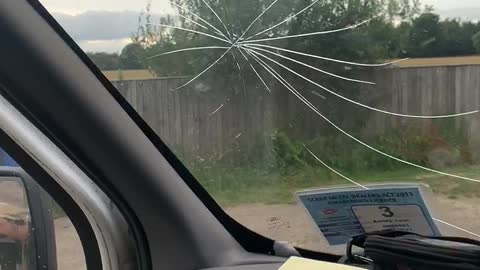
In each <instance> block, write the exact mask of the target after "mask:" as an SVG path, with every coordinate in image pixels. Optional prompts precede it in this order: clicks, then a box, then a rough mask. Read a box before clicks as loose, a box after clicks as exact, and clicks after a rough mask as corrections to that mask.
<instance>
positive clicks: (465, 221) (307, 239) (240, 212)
mask: <svg viewBox="0 0 480 270" xmlns="http://www.w3.org/2000/svg"><path fill="white" fill-rule="evenodd" d="M436 205H437V207H436V208H437V209H438V210H440V211H439V212H440V213H436V214H437V215H439V216H437V218H439V219H441V220H443V221H447V222H448V223H451V224H454V225H456V226H458V227H461V228H464V229H466V230H469V231H472V232H477V233H480V220H478V216H480V206H479V205H480V199H466V198H465V199H456V200H451V199H448V198H445V197H437V199H436ZM227 212H228V213H229V214H230V215H232V216H233V217H234V218H235V219H237V220H238V221H240V222H242V223H243V224H245V225H247V226H248V227H249V228H251V229H253V230H254V231H256V232H259V233H261V234H263V235H266V236H268V237H271V238H274V239H276V240H282V241H287V242H289V243H291V244H293V245H296V246H300V247H304V248H308V249H312V250H318V251H329V252H343V251H342V250H337V249H331V248H328V247H327V246H326V245H325V243H323V242H322V239H321V237H320V236H319V234H318V232H317V231H316V230H315V228H314V227H313V225H312V224H311V223H310V220H309V219H308V217H307V216H306V213H305V211H304V210H303V209H302V208H301V207H299V206H297V205H262V204H251V205H242V206H237V207H232V208H228V209H227ZM438 227H439V228H440V230H442V232H443V233H444V234H445V235H457V236H464V237H469V238H475V236H472V235H470V234H467V233H465V232H462V231H460V230H458V229H455V228H452V227H449V226H446V225H444V224H439V225H438ZM55 228H56V236H57V250H58V266H59V267H58V269H59V270H65V269H68V270H84V269H85V258H84V256H83V250H82V247H81V244H80V240H79V239H78V236H77V234H76V231H75V229H74V227H73V225H72V224H71V223H70V222H69V221H68V219H67V218H61V219H58V220H56V221H55Z"/></svg>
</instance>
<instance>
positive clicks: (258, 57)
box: [150, 0, 480, 237]
mask: <svg viewBox="0 0 480 270" xmlns="http://www.w3.org/2000/svg"><path fill="white" fill-rule="evenodd" d="M202 2H203V3H204V4H205V5H206V6H207V8H208V9H209V10H210V11H211V12H212V13H213V14H214V16H215V17H216V19H217V20H219V22H220V23H221V25H222V26H223V28H225V31H226V33H223V32H222V31H220V30H219V29H218V28H216V27H215V26H213V25H212V24H211V23H209V22H208V21H207V20H205V19H203V18H201V17H200V16H199V15H197V14H194V13H192V12H190V11H188V10H186V9H184V8H183V7H181V6H179V5H176V4H174V6H176V7H178V8H179V9H181V10H183V11H184V12H185V13H186V14H190V15H191V16H193V17H194V18H196V19H198V20H200V21H201V22H203V23H204V24H205V25H207V26H208V27H209V28H210V29H211V30H212V31H213V32H212V33H206V32H201V31H196V30H193V29H188V28H183V27H177V26H171V25H164V24H152V25H156V26H160V27H165V28H171V29H175V30H180V31H186V32H190V33H194V34H198V35H202V36H206V37H209V38H211V39H213V40H217V41H221V42H224V43H227V44H228V45H229V47H220V46H204V47H193V48H186V49H179V50H174V51H170V52H166V53H163V54H160V55H155V56H153V57H151V58H150V59H152V58H155V57H161V56H165V55H168V54H174V53H181V52H188V51H196V50H225V51H224V52H223V54H222V55H221V56H220V57H219V58H217V59H216V60H215V61H213V62H212V63H211V64H210V65H208V66H207V67H206V68H205V69H204V70H203V71H201V72H200V73H199V74H197V75H196V76H194V77H193V78H192V79H191V80H189V81H188V82H186V83H185V84H183V85H181V86H179V87H177V88H176V90H178V89H181V88H183V87H185V86H187V85H189V84H191V83H193V82H195V81H196V80H197V79H199V78H200V77H201V76H202V75H203V74H205V73H206V72H208V71H209V70H211V69H212V68H213V67H215V66H216V65H217V64H218V63H219V62H220V61H221V60H222V59H223V58H224V57H225V56H227V55H228V54H229V53H231V54H232V55H233V56H232V57H233V58H234V60H235V62H236V65H237V67H238V68H240V64H239V62H238V59H236V57H235V55H234V53H233V52H232V49H234V48H235V49H237V50H238V51H239V52H240V53H241V54H242V56H243V58H244V59H245V61H246V62H247V63H248V65H249V67H250V68H251V69H252V72H254V73H255V75H256V77H257V78H258V79H259V80H260V81H261V83H262V84H263V85H264V86H265V88H266V89H267V90H268V91H269V92H270V91H271V89H270V88H269V87H268V85H267V83H266V81H265V79H264V78H263V77H262V76H261V75H260V73H259V72H258V71H257V70H256V68H255V67H254V65H253V63H252V62H251V61H250V60H249V57H248V56H250V57H251V58H252V59H253V60H254V61H255V63H257V64H258V65H259V66H260V67H261V68H263V69H264V70H265V71H266V72H267V73H268V74H270V75H271V76H272V77H273V78H274V79H275V80H277V81H278V82H280V84H282V85H283V86H284V87H285V88H287V90H288V91H290V92H291V93H292V94H293V95H294V96H295V97H296V98H298V99H299V100H300V101H301V102H302V103H303V104H304V105H306V106H307V107H308V108H310V109H311V110H312V111H313V112H314V113H316V114H317V115H318V116H320V117H321V118H322V119H323V120H324V121H326V122H327V123H328V124H330V125H331V126H332V127H334V128H335V129H336V130H337V131H339V132H340V133H342V134H344V135H345V136H347V137H348V138H350V139H352V140H353V141H355V142H357V143H359V144H360V145H362V146H364V147H366V148H368V149H369V150H371V151H374V152H376V153H378V154H380V155H382V156H384V157H387V158H389V159H392V160H395V161H398V162H400V163H403V164H406V165H409V166H412V167H415V168H418V169H422V170H425V171H429V172H433V173H436V174H440V175H443V176H448V177H452V178H456V179H461V180H466V181H471V182H476V183H479V182H480V180H478V179H474V178H470V177H465V176H460V175H456V174H451V173H446V172H442V171H439V170H435V169H431V168H428V167H425V166H421V165H418V164H415V163H412V162H409V161H406V160H403V159H401V158H398V157H395V156H393V155H390V154H388V153H386V152H383V151H381V150H379V149H377V148H375V147H373V146H371V145H369V144H367V143H365V142H364V141H362V140H360V139H358V138H357V137H355V136H353V135H352V134H350V133H348V132H347V131H345V130H344V129H342V128H341V127H339V126H338V125H336V124H335V123H334V122H333V121H331V120H330V119H329V118H327V117H326V116H324V115H323V114H322V113H321V112H320V111H319V110H318V109H317V108H316V107H315V106H314V105H313V104H312V103H311V102H310V101H309V100H308V99H307V98H305V97H304V96H303V95H302V94H301V93H300V92H299V91H298V90H297V89H296V88H295V87H294V86H292V85H291V84H290V83H289V82H288V81H287V80H286V79H285V78H283V77H282V76H281V75H280V74H279V73H278V72H277V71H276V70H275V68H274V67H272V66H271V65H270V64H268V63H267V62H265V61H264V60H263V59H265V60H268V61H269V62H271V63H273V64H275V65H276V66H277V67H280V68H282V69H285V70H287V71H289V72H290V73H292V74H294V75H296V76H297V77H299V78H301V79H303V80H304V81H307V82H309V83H311V84H313V85H315V86H317V87H319V88H321V89H322V90H324V91H326V92H329V93H330V94H332V95H335V96H337V97H338V98H341V99H343V100H345V101H348V102H349V103H352V104H355V105H358V106H361V107H363V108H366V109H369V110H371V111H375V112H379V113H383V114H387V115H392V116H397V117H403V118H418V119H439V118H453V117H460V116H466V115H471V114H475V113H478V112H479V111H478V110H474V111H468V112H462V113H456V114H446V115H412V114H401V113H395V112H390V111H387V110H382V109H378V108H374V107H371V106H368V105H366V104H363V103H361V102H358V101H354V100H352V99H349V98H347V97H345V96H343V95H341V94H339V93H337V92H335V91H332V90H330V89H328V88H326V87H324V86H323V85H321V84H319V83H317V82H315V81H313V80H311V79H309V78H307V77H306V76H303V75H302V74H300V73H298V72H296V71H294V70H292V69H291V68H289V67H287V66H285V65H283V64H281V63H280V62H278V61H276V60H274V59H273V58H271V57H268V56H266V55H265V54H264V53H262V52H265V53H268V54H272V55H274V56H276V57H279V58H282V59H286V60H289V61H291V62H294V63H297V64H300V65H303V66H305V67H308V68H310V69H313V70H316V71H319V72H322V73H324V74H327V75H329V76H332V77H335V78H339V79H342V80H347V81H351V82H356V83H364V84H374V83H373V82H368V81H361V80H356V79H350V78H346V77H343V76H340V75H337V74H334V73H330V72H328V71H324V70H322V69H319V68H317V67H314V66H312V65H309V64H307V63H305V62H302V61H298V60H295V59H293V58H290V57H287V56H284V55H282V54H280V53H276V52H274V51H283V52H286V53H290V54H296V55H301V56H306V57H310V58H316V59H321V60H325V61H330V62H336V63H341V64H346V65H352V66H364V67H382V66H388V65H391V64H394V63H397V62H399V61H403V60H404V59H401V60H398V61H393V62H388V63H382V64H368V63H365V64H364V63H356V62H351V61H345V60H339V59H333V58H328V57H323V56H319V55H314V54H309V53H306V52H301V51H295V50H290V49H286V48H281V47H276V46H271V45H265V44H260V43H259V42H266V41H276V40H284V39H292V38H305V37H312V36H319V35H326V34H334V33H339V32H344V31H348V30H353V29H356V28H359V27H361V26H364V25H366V24H368V23H370V22H371V21H372V20H373V19H374V18H371V19H368V20H364V21H362V22H360V23H356V24H353V25H350V26H346V27H343V28H339V29H333V30H325V31H315V32H310V33H302V34H296V35H284V36H278V37H273V36H272V37H268V38H261V39H253V38H254V37H258V36H260V35H262V34H265V33H269V32H271V31H272V30H273V29H275V28H277V27H279V26H280V25H282V24H285V23H287V22H289V21H291V20H292V19H294V18H295V17H297V16H299V15H300V14H302V13H304V12H306V11H307V10H309V9H311V8H313V7H314V6H315V4H316V3H318V2H319V1H318V0H315V1H313V2H312V3H310V4H309V5H307V6H306V7H305V8H303V9H302V10H300V11H299V12H297V13H295V14H294V15H291V16H289V17H287V18H286V19H284V20H282V21H281V22H280V23H277V24H275V25H274V26H272V27H269V28H267V29H265V30H262V31H260V32H257V33H255V34H253V35H251V36H249V37H247V38H244V37H245V36H246V34H247V33H248V31H249V30H250V29H251V28H252V27H253V25H254V24H255V23H256V22H257V21H258V20H260V19H261V18H262V17H263V16H264V15H265V14H267V12H268V11H269V10H270V9H271V8H272V7H274V6H275V5H276V4H277V3H278V2H279V0H274V1H272V2H271V4H270V5H269V6H268V7H266V8H265V9H263V10H262V12H261V13H260V14H259V15H258V16H257V17H256V18H255V19H254V20H253V21H252V22H251V23H250V24H249V25H248V27H247V28H246V29H245V30H243V31H242V33H241V34H240V35H236V34H235V33H234V32H233V31H229V30H228V27H227V24H225V23H224V22H223V20H222V19H221V18H220V16H219V15H218V14H217V12H216V11H215V10H214V9H213V8H212V7H211V6H210V5H208V3H207V2H206V1H205V0H202ZM194 24H195V23H194ZM195 25H197V24H195ZM205 25H198V26H201V27H202V28H203V29H205V28H206V26H205ZM234 37H238V38H236V40H234ZM272 50H273V51H272ZM262 58H263V59H262ZM223 107H224V104H222V105H220V107H219V108H217V109H216V110H215V111H213V112H212V113H211V114H210V116H211V115H213V114H215V113H217V112H218V111H220V110H221V109H222V108H223ZM241 135H242V133H239V134H238V135H237V136H236V137H235V139H238V138H239V137H240V136H241ZM305 148H306V149H307V151H308V152H309V153H310V154H311V155H312V156H313V157H315V159H316V160H317V161H318V162H319V163H321V164H322V165H324V166H325V167H326V168H328V169H329V170H331V171H332V172H334V173H335V174H337V175H339V176H340V177H342V178H343V179H345V180H347V181H349V182H350V183H353V184H355V185H357V186H359V187H361V188H364V189H368V188H367V187H365V186H363V185H361V184H359V183H358V182H357V181H354V180H352V179H350V178H348V177H346V176H345V175H343V174H341V173H340V172H338V171H337V170H335V169H334V168H332V167H330V166H329V165H328V164H326V163H325V162H323V161H322V160H321V159H319V158H318V157H317V156H316V155H315V154H314V153H313V152H312V151H311V150H310V149H308V148H307V147H306V146H305ZM435 220H436V221H437V222H439V223H442V224H444V225H447V226H450V227H452V228H455V229H457V230H460V231H463V232H466V233H469V234H471V235H474V236H476V237H479V235H477V234H475V233H473V232H471V231H468V230H465V229H463V228H460V227H458V226H456V225H453V224H450V223H448V222H445V221H442V220H440V219H435Z"/></svg>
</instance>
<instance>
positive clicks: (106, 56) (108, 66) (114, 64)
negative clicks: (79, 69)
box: [87, 52, 119, 70]
mask: <svg viewBox="0 0 480 270" xmlns="http://www.w3.org/2000/svg"><path fill="white" fill-rule="evenodd" d="M87 55H88V57H89V58H90V59H91V60H92V61H93V62H94V63H95V65H97V67H98V68H99V69H101V70H117V69H119V59H118V58H119V56H118V54H116V53H104V52H99V53H87Z"/></svg>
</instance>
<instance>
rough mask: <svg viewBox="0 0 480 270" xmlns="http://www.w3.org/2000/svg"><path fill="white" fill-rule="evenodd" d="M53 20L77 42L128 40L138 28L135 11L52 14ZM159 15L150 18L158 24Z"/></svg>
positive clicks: (137, 15) (137, 13)
mask: <svg viewBox="0 0 480 270" xmlns="http://www.w3.org/2000/svg"><path fill="white" fill-rule="evenodd" d="M52 15H53V16H54V17H55V19H56V20H57V21H58V22H59V23H60V25H62V26H63V27H64V28H65V30H66V31H67V32H68V33H69V34H70V35H71V36H72V37H73V38H74V39H75V40H77V41H84V40H115V39H125V38H129V37H130V36H131V35H132V33H135V32H136V31H137V28H138V18H139V15H140V13H139V12H135V11H120V12H114V11H87V12H84V13H81V14H78V15H69V14H64V13H53V14H52ZM159 20H160V15H154V16H152V22H158V21H159Z"/></svg>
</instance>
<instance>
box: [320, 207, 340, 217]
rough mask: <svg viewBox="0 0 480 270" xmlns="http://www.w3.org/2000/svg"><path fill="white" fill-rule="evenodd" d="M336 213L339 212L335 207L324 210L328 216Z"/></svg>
mask: <svg viewBox="0 0 480 270" xmlns="http://www.w3.org/2000/svg"><path fill="white" fill-rule="evenodd" d="M336 213H337V209H334V208H327V209H324V210H323V214H324V215H327V216H329V215H335V214H336Z"/></svg>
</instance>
